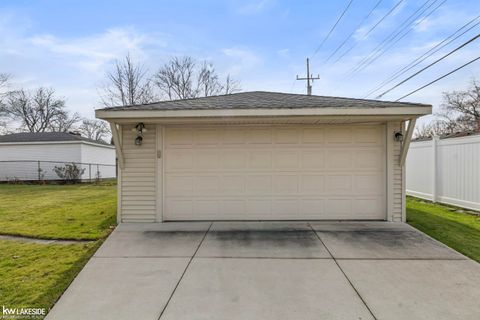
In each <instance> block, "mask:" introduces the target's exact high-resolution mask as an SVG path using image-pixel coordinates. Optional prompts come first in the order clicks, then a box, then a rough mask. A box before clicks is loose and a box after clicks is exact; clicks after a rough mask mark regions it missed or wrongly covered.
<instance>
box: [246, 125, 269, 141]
mask: <svg viewBox="0 0 480 320" xmlns="http://www.w3.org/2000/svg"><path fill="white" fill-rule="evenodd" d="M248 143H249V144H271V143H272V129H270V128H266V129H257V128H252V129H251V130H249V131H248Z"/></svg>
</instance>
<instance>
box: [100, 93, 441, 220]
mask: <svg viewBox="0 0 480 320" xmlns="http://www.w3.org/2000/svg"><path fill="white" fill-rule="evenodd" d="M431 110H432V108H431V106H430V105H424V104H413V103H403V102H386V101H375V100H359V99H348V98H337V97H323V96H309V95H300V94H286V93H274V92H245V93H237V94H231V95H223V96H213V97H205V98H197V99H187V100H177V101H163V102H158V103H152V104H145V105H134V106H125V107H113V108H105V109H100V110H97V111H96V116H97V117H98V118H101V119H104V120H107V121H109V122H110V124H111V127H112V131H113V138H114V141H115V145H116V151H117V157H118V161H119V166H120V171H119V184H118V188H119V193H118V194H119V202H118V220H119V221H122V222H162V221H184V220H388V221H402V220H405V180H404V179H405V176H404V160H405V157H406V154H407V150H408V144H409V141H410V138H411V134H412V130H413V126H414V124H415V120H416V118H418V117H420V116H422V115H425V114H429V113H431ZM407 122H408V124H409V125H408V127H406V126H405V124H406V123H407Z"/></svg>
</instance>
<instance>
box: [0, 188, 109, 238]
mask: <svg viewBox="0 0 480 320" xmlns="http://www.w3.org/2000/svg"><path fill="white" fill-rule="evenodd" d="M116 199H117V195H116V187H115V185H113V184H112V183H110V184H100V185H95V184H89V185H79V184H78V185H7V184H2V185H0V233H1V234H10V235H23V236H29V237H36V238H43V239H88V240H96V239H99V238H102V237H105V236H106V235H107V233H108V227H109V226H110V225H112V224H115V214H114V212H115V208H116Z"/></svg>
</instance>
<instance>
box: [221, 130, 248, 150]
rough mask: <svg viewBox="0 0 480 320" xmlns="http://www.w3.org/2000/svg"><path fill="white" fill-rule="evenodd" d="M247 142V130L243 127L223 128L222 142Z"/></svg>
mask: <svg viewBox="0 0 480 320" xmlns="http://www.w3.org/2000/svg"><path fill="white" fill-rule="evenodd" d="M246 142H247V131H246V130H245V129H243V128H225V129H224V130H223V132H222V144H223V145H226V146H238V145H244V144H245V143H246Z"/></svg>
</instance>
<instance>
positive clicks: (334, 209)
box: [325, 198, 352, 217]
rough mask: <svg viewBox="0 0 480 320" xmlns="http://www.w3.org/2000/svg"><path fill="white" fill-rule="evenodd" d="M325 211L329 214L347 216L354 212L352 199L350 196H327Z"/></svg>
mask: <svg viewBox="0 0 480 320" xmlns="http://www.w3.org/2000/svg"><path fill="white" fill-rule="evenodd" d="M325 212H328V214H331V215H334V216H339V217H345V216H348V215H350V214H351V212H352V199H349V198H337V199H335V198H329V199H328V198H327V199H325Z"/></svg>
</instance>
